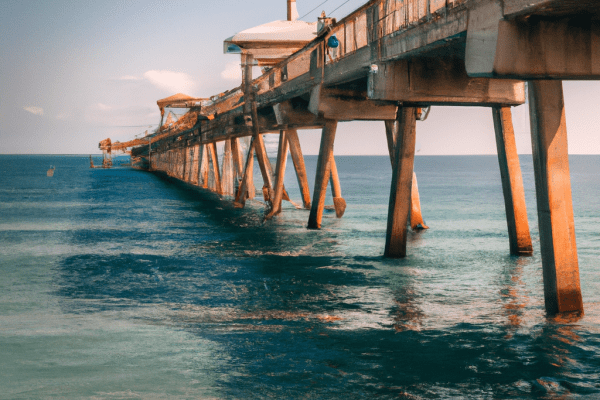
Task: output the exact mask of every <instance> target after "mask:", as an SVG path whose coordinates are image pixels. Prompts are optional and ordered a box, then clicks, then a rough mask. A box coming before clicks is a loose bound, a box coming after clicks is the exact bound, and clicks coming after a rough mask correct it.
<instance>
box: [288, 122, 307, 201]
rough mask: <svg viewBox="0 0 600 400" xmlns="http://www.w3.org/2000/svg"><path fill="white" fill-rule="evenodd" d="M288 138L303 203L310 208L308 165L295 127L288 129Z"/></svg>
mask: <svg viewBox="0 0 600 400" xmlns="http://www.w3.org/2000/svg"><path fill="white" fill-rule="evenodd" d="M287 138H288V144H289V146H290V153H291V155H292V162H293V163H294V169H295V170H296V178H297V179H298V186H299V187H300V193H301V194H302V205H303V206H304V208H306V209H309V208H310V191H309V189H308V178H307V176H306V166H305V165H304V156H303V155H302V148H301V147H300V140H299V139H298V132H297V131H296V130H295V129H289V130H288V131H287Z"/></svg>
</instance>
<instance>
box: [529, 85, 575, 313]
mask: <svg viewBox="0 0 600 400" xmlns="http://www.w3.org/2000/svg"><path fill="white" fill-rule="evenodd" d="M528 85H529V112H530V116H531V145H532V150H533V167H534V173H535V191H536V200H537V209H538V225H539V230H540V244H541V251H542V267H543V275H544V298H545V303H546V311H547V312H548V313H549V314H555V313H561V312H568V311H579V312H583V301H582V298H581V288H580V285H579V262H578V259H577V244H576V242H575V222H574V218H573V203H572V199H571V178H570V175H569V152H568V147H567V126H566V121H565V107H564V98H563V89H562V81H549V80H548V81H531V82H529V83H528Z"/></svg>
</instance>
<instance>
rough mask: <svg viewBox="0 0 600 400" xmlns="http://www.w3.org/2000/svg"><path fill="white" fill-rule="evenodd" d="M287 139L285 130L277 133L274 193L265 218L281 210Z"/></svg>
mask: <svg viewBox="0 0 600 400" xmlns="http://www.w3.org/2000/svg"><path fill="white" fill-rule="evenodd" d="M288 148H289V146H288V141H287V135H286V131H284V130H282V131H280V133H279V147H278V149H277V167H276V169H275V195H274V198H273V208H272V209H271V212H269V214H268V215H267V216H266V218H271V217H272V216H273V215H276V214H279V213H280V212H281V200H282V198H283V190H284V189H283V179H284V178H285V167H286V164H287V155H288Z"/></svg>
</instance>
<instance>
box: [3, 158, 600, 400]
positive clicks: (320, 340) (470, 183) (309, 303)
mask: <svg viewBox="0 0 600 400" xmlns="http://www.w3.org/2000/svg"><path fill="white" fill-rule="evenodd" d="M336 160H337V163H338V170H339V174H340V179H341V184H342V190H343V194H344V197H345V199H346V201H347V203H348V207H347V210H346V214H345V215H344V217H343V218H342V219H336V218H335V213H334V212H332V211H328V212H326V214H325V216H324V220H323V229H322V230H320V231H308V230H306V228H305V226H306V222H307V220H308V211H306V210H296V209H294V208H293V207H292V206H290V205H289V204H287V203H286V204H285V205H284V212H283V213H282V215H280V216H278V217H276V218H274V219H273V220H271V221H267V222H264V221H263V219H262V215H263V210H264V208H263V206H262V204H260V203H259V202H253V203H249V204H248V205H247V207H246V208H245V209H243V210H240V209H235V208H234V207H233V206H232V204H231V201H230V200H229V199H226V198H220V197H219V196H217V195H215V194H212V193H208V192H205V191H202V190H198V189H196V188H193V187H191V186H189V185H186V184H182V183H179V182H176V181H173V180H171V179H168V178H165V177H164V176H160V175H155V174H151V173H147V172H143V171H138V170H133V169H129V168H115V169H111V170H102V169H95V170H91V169H89V168H88V166H89V159H88V158H87V157H85V156H0V276H1V279H0V398H3V399H31V398H60V399H78V398H95V399H125V398H127V399H129V398H133V399H135V398H154V399H156V398H157V399H162V398H164V399H189V398H209V399H212V398H218V399H221V398H224V399H229V398H232V399H233V398H235V399H237V398H240V399H241V398H244V399H245V398H277V399H280V398H346V399H354V398H384V399H385V398H390V399H391V398H394V399H396V398H405V399H429V398H442V399H443V398H476V399H477V398H481V399H503V398H525V399H534V398H548V399H555V398H556V399H558V398H560V399H563V398H564V399H570V398H599V397H600V372H598V371H600V348H599V345H600V274H599V272H600V267H599V261H600V224H599V222H600V217H599V210H600V200H599V199H600V184H599V183H600V182H599V178H598V176H599V175H598V171H599V170H600V156H572V157H571V176H572V186H573V203H574V211H575V223H576V232H577V244H578V253H579V265H580V270H581V281H582V291H583V298H584V304H585V311H586V313H585V316H584V317H582V318H579V319H568V318H565V319H561V318H548V317H546V315H545V313H544V304H543V286H542V274H541V259H540V257H539V235H538V232H537V216H536V209H535V197H534V183H533V173H532V163H531V156H521V164H522V169H523V177H524V184H525V190H526V198H527V205H528V214H529V221H530V226H531V233H532V238H533V242H534V255H533V256H532V257H512V256H510V255H509V253H508V238H507V233H506V222H505V217H504V205H503V199H502V189H501V184H500V176H499V171H498V167H497V161H496V158H495V156H471V157H450V156H448V157H427V156H420V157H417V158H416V161H415V171H416V173H417V176H418V179H419V189H420V195H421V205H422V209H423V215H424V218H425V220H426V222H427V224H428V225H429V226H430V228H431V229H429V230H428V231H425V232H421V233H411V234H410V235H409V243H408V252H409V255H408V257H407V258H406V259H402V260H387V259H384V258H382V257H381V254H382V253H383V246H384V242H385V228H386V218H387V203H388V195H389V182H390V180H391V168H390V165H389V159H388V158H386V157H338V158H336ZM315 163H316V157H307V164H308V169H309V170H308V175H309V177H314V169H315ZM49 165H55V166H56V171H55V174H54V177H52V178H49V177H47V176H46V169H48V167H49ZM289 165H290V166H291V162H290V163H289ZM255 176H257V177H259V176H260V174H258V173H256V174H255ZM286 187H287V189H288V191H289V193H290V196H291V197H292V198H293V199H295V200H296V201H297V202H299V199H300V197H299V191H298V189H297V184H296V179H295V176H294V175H293V172H292V170H291V169H290V170H288V174H287V176H286ZM311 189H312V182H311ZM328 202H329V204H331V199H328Z"/></svg>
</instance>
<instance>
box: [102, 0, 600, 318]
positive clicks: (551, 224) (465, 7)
mask: <svg viewBox="0 0 600 400" xmlns="http://www.w3.org/2000/svg"><path fill="white" fill-rule="evenodd" d="M272 1H275V0H272ZM287 5H288V15H287V20H283V21H274V22H270V23H266V24H264V25H260V26H257V27H254V28H251V29H248V30H245V31H242V32H240V33H238V34H236V35H234V36H232V37H230V38H227V39H226V40H225V41H224V51H225V53H231V54H236V55H239V57H240V58H241V68H242V84H241V86H239V87H237V88H234V89H232V90H230V91H227V92H225V93H220V94H218V95H215V96H212V97H210V98H194V97H191V96H187V95H184V94H176V95H174V96H171V97H168V98H166V99H162V100H159V101H158V102H157V104H158V106H159V108H160V111H161V123H160V126H159V129H158V130H157V131H156V132H154V133H152V134H149V135H147V136H145V137H143V138H139V139H135V140H132V141H130V142H126V143H118V142H111V141H110V139H107V140H104V141H102V142H101V143H100V149H101V150H103V152H104V153H105V155H110V154H112V153H113V152H116V151H123V150H128V149H130V152H131V156H132V161H134V162H137V163H138V164H139V165H141V166H143V168H146V169H149V170H155V171H163V172H165V173H167V174H169V175H170V176H173V177H175V178H177V179H180V180H182V181H185V182H188V183H190V184H193V185H197V186H200V187H203V188H205V189H207V190H212V191H214V192H217V193H219V194H221V195H224V196H229V197H230V199H231V201H233V202H235V205H236V206H237V207H244V204H245V202H246V200H247V199H251V198H254V197H255V196H256V193H255V191H256V188H255V183H254V182H255V177H254V176H253V171H254V162H255V159H256V162H257V163H258V164H259V167H260V174H261V178H262V183H263V185H262V193H260V195H261V196H262V197H263V199H264V201H265V203H266V206H267V210H266V218H272V217H274V216H276V215H277V214H278V213H280V212H281V204H282V201H284V200H286V201H287V200H290V199H289V196H288V194H287V191H286V189H285V187H284V184H283V181H284V179H283V177H284V174H285V170H286V168H287V165H286V163H287V158H288V152H289V153H290V154H291V158H292V161H293V169H294V171H295V173H296V176H297V180H298V184H299V187H300V193H301V197H302V198H301V199H299V200H298V201H299V203H300V204H301V207H304V208H306V209H308V210H310V211H309V213H308V222H307V227H308V228H309V229H319V228H320V227H321V224H322V215H323V209H324V206H325V195H326V191H327V190H328V187H329V186H330V187H331V192H332V195H333V202H334V207H335V210H336V215H337V217H342V216H343V214H344V210H345V208H346V202H345V201H344V199H343V196H342V188H341V185H340V181H339V178H338V173H337V167H336V163H335V158H334V144H335V136H336V131H337V125H338V122H340V121H354V120H378V121H384V122H385V135H386V137H387V141H388V148H389V154H390V161H391V165H392V170H393V174H392V181H391V184H390V201H389V211H388V223H387V233H386V238H385V246H384V255H385V256H387V257H405V256H406V254H407V249H406V243H407V241H406V238H407V229H408V227H409V226H411V227H412V228H413V229H426V228H427V226H425V223H424V221H423V218H422V216H421V207H420V204H419V194H418V189H417V181H416V174H415V171H413V164H414V155H415V138H416V127H417V121H418V120H422V119H424V118H426V116H427V114H428V112H429V107H431V106H432V105H444V106H477V107H489V108H490V109H491V112H490V114H491V115H490V118H492V119H493V121H494V128H495V137H496V143H497V148H498V161H499V165H500V172H501V178H502V187H503V192H504V199H505V208H506V217H507V228H508V239H509V243H508V244H509V246H508V250H509V251H510V253H511V254H514V255H527V254H531V252H532V251H533V249H532V243H531V237H530V233H529V224H528V221H527V211H526V208H525V197H524V192H523V183H522V178H521V170H520V165H519V159H518V157H517V149H516V145H515V138H514V131H513V126H512V117H511V107H512V106H516V105H520V104H523V103H525V95H526V92H525V82H526V81H527V82H528V85H529V91H528V92H529V93H528V95H529V109H530V116H531V140H532V145H533V160H534V169H535V184H536V198H537V208H538V225H539V230H540V241H541V253H542V254H541V256H542V264H543V276H544V292H545V302H546V309H547V311H548V312H549V313H550V314H555V313H562V312H579V313H582V312H583V302H582V297H581V289H580V284H579V269H578V260H577V246H576V243H575V227H574V218H573V208H572V201H571V184H570V176H569V162H568V150H567V131H566V121H565V109H564V99H563V91H562V80H567V79H599V78H600V23H599V18H600V0H593V1H592V0H582V1H561V0H503V1H500V0H372V1H369V2H367V3H366V4H364V5H363V6H362V7H360V8H359V9H357V10H356V11H354V12H353V13H351V14H349V15H348V16H346V17H344V18H342V19H341V20H339V21H337V20H336V19H333V18H329V17H327V16H326V15H321V17H320V18H319V19H318V21H315V22H312V23H311V22H304V21H299V20H298V19H297V17H298V13H297V11H296V2H295V1H294V0H287ZM255 66H258V67H260V68H261V71H262V74H261V75H260V76H257V77H253V76H252V69H253V67H255ZM174 108H185V109H186V110H187V112H186V113H185V114H184V115H182V116H176V115H175V114H174V113H173V112H172V111H168V110H170V109H174ZM457 112H459V110H458V109H457ZM165 113H166V117H165ZM315 128H318V129H322V136H321V145H320V150H319V156H318V162H317V170H316V176H315V185H314V187H313V188H312V195H311V191H310V188H309V187H308V180H307V175H306V169H305V166H304V157H303V155H302V149H301V147H300V141H299V140H298V135H299V134H301V130H303V129H315ZM266 134H277V135H279V142H278V143H279V145H278V150H277V160H276V163H275V165H274V166H272V165H271V163H270V161H269V159H268V157H267V151H266V147H265V142H264V137H263V136H264V135H266ZM382 134H383V129H382ZM440 134H441V135H443V134H445V132H440ZM364 140H365V141H367V140H369V138H368V137H365V138H364ZM217 144H219V146H220V147H221V146H222V148H223V156H222V158H221V160H219V157H218V156H217ZM358 145H360V143H358ZM432 229H435V227H432Z"/></svg>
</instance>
